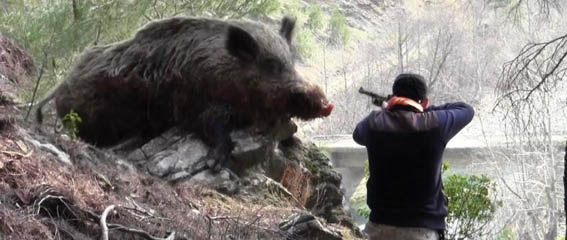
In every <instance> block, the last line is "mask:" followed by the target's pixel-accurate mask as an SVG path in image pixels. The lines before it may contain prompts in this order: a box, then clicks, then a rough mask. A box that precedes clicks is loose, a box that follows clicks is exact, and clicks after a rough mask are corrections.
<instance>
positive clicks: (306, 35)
mask: <svg viewBox="0 0 567 240" xmlns="http://www.w3.org/2000/svg"><path fill="white" fill-rule="evenodd" d="M295 46H296V47H297V51H298V52H299V55H301V56H302V57H304V58H307V59H309V58H311V57H313V53H314V52H315V51H316V50H317V41H316V40H315V36H314V35H313V33H312V32H311V31H306V30H305V29H301V30H300V31H298V32H297V34H296V36H295Z"/></svg>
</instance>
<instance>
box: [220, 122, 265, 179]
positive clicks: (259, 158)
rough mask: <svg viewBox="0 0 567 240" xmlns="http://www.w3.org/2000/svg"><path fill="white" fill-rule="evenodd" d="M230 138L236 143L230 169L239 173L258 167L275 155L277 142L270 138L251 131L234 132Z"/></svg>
mask: <svg viewBox="0 0 567 240" xmlns="http://www.w3.org/2000/svg"><path fill="white" fill-rule="evenodd" d="M230 137H231V139H232V141H233V142H234V149H233V150H232V158H233V161H231V162H230V163H229V165H228V167H229V168H230V169H232V170H233V171H235V172H237V173H241V172H242V171H243V170H245V169H248V168H250V167H252V166H256V165H258V164H259V163H262V162H264V161H266V160H268V159H270V158H271V157H272V156H273V155H274V149H275V148H276V142H275V141H274V139H273V138H271V137H270V136H266V135H261V134H255V133H253V132H252V131H250V130H239V131H234V132H232V133H231V134H230Z"/></svg>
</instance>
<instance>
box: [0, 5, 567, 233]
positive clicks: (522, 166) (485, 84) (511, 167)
mask: <svg viewBox="0 0 567 240" xmlns="http://www.w3.org/2000/svg"><path fill="white" fill-rule="evenodd" d="M566 9H567V2H564V1H561V0H464V1H463V0H401V1H400V0H325V1H318V0H0V50H2V49H8V47H7V46H8V43H7V41H4V40H3V39H4V38H8V39H11V40H12V41H13V43H15V44H16V45H18V46H20V47H21V48H22V49H24V50H25V51H26V52H27V54H28V55H26V54H24V55H22V56H19V57H18V59H16V60H13V61H14V62H20V64H13V65H7V64H4V65H1V64H0V80H3V79H4V78H5V79H8V80H10V79H16V78H18V77H20V76H24V75H26V78H27V80H26V81H22V82H21V83H20V84H21V85H22V87H21V88H22V90H21V91H19V92H18V93H17V97H16V98H17V105H18V106H19V108H21V109H22V112H21V113H20V115H21V118H22V119H24V120H25V121H26V122H30V121H32V119H33V116H32V115H33V111H32V109H33V107H34V104H36V103H37V102H38V101H39V100H40V99H42V97H43V96H46V95H47V94H48V93H49V91H50V89H52V88H54V87H55V86H57V85H59V84H60V83H62V82H63V81H64V80H65V78H66V77H67V75H68V74H69V70H70V69H71V68H72V67H73V66H74V63H75V62H76V61H77V59H78V57H79V56H80V54H81V53H83V52H84V51H85V50H86V49H88V48H90V47H93V46H105V45H107V44H112V43H116V42H120V41H124V40H126V39H129V38H131V37H132V36H133V35H134V34H135V33H136V32H137V30H138V29H140V28H142V27H144V26H145V25H146V24H147V23H149V22H152V21H156V20H161V19H167V18H171V17H175V16H187V17H204V18H215V19H222V20H232V19H246V20H250V21H257V22H261V23H264V24H267V25H268V26H270V27H272V28H273V29H274V30H277V29H278V27H279V24H280V19H282V17H284V16H291V17H293V18H294V19H296V20H297V22H296V29H295V34H294V38H293V41H292V43H293V51H292V53H293V55H294V56H293V58H294V61H295V68H296V69H297V71H298V72H299V73H301V75H302V76H303V77H305V79H308V80H309V81H310V82H312V83H315V84H317V85H319V86H320V87H321V89H322V91H323V92H324V93H325V95H326V96H327V98H328V99H329V101H330V102H331V103H333V104H334V110H333V112H332V114H331V115H330V116H329V117H326V118H318V119H315V120H312V121H302V120H300V119H294V121H295V122H296V123H297V125H298V130H297V133H296V136H298V137H299V138H301V139H304V140H305V141H306V142H310V141H312V142H314V143H315V144H317V145H318V146H321V147H322V148H323V149H325V146H326V144H328V143H330V142H333V141H335V140H337V139H339V140H340V139H349V140H350V139H351V138H352V137H351V136H352V131H353V130H354V128H355V127H356V124H357V123H358V122H359V121H360V120H362V119H363V118H364V117H365V116H367V115H368V114H369V113H370V112H371V111H373V110H378V109H379V108H378V107H377V106H375V105H373V104H372V102H371V99H370V98H368V97H367V96H365V95H361V94H360V93H359V92H358V90H359V88H360V87H364V88H365V89H368V90H370V91H373V92H376V93H378V94H381V95H388V94H391V92H392V90H391V86H392V83H393V80H394V78H395V77H396V76H397V75H398V74H400V73H405V72H413V73H418V74H421V75H422V76H424V77H425V79H426V81H427V85H428V94H429V97H430V99H431V103H432V104H433V105H440V104H443V103H447V102H456V101H462V102H466V103H468V104H470V105H472V106H473V107H474V109H475V117H474V119H473V121H472V123H471V124H470V125H469V126H467V127H466V128H465V129H464V130H463V131H461V133H459V135H457V136H456V137H455V138H454V139H453V140H452V142H451V143H450V144H449V145H451V147H452V148H454V149H458V151H459V155H458V156H457V157H454V159H450V160H446V161H445V163H446V164H445V165H444V174H443V181H444V183H445V191H446V192H447V194H448V195H449V198H450V200H451V202H452V204H450V205H449V216H448V218H447V224H448V229H447V232H446V238H447V239H455V240H456V239H490V240H512V239H519V240H524V239H526V240H531V239H534V240H535V239H543V240H559V239H565V236H566V235H567V233H566V230H565V229H566V227H567V226H566V221H567V220H566V217H565V215H566V212H565V211H566V209H565V206H566V205H565V197H564V196H565V189H564V186H565V185H564V183H565V180H564V179H565V171H566V169H565V165H566V161H567V155H566V153H565V151H566V149H567V130H565V126H567V108H566V106H567V97H566V96H567V86H566V84H565V83H566V81H565V80H566V74H567V63H566V61H567V59H566V58H567V24H565V23H566V21H565V19H564V11H566ZM4 54H5V53H4V52H1V51H0V60H2V61H7V60H5V59H4V58H2V57H3V56H4ZM2 61H0V63H2ZM31 65H35V67H31ZM6 66H9V68H6ZM0 83H3V82H2V81H0ZM0 89H1V88H0ZM0 100H1V99H0ZM0 102H2V101H0ZM0 109H1V108H0ZM45 109H49V108H48V107H46V108H45ZM0 112H1V111H0ZM44 112H46V115H47V118H52V119H53V118H55V114H54V111H53V110H52V109H51V110H44ZM80 122H81V120H80V116H79V115H73V114H72V112H71V114H68V115H66V116H65V118H63V119H62V121H61V123H58V122H57V121H56V120H53V121H50V122H48V123H46V124H45V125H49V126H51V125H58V124H59V125H62V127H61V128H64V129H65V130H63V131H64V132H66V134H67V135H69V136H71V137H70V138H71V139H73V140H75V139H76V136H75V135H76V134H77V126H76V125H77V124H80ZM55 128H56V127H55ZM0 129H1V127H0ZM0 132H1V131H0ZM0 143H1V141H0ZM341 147H342V146H341ZM345 147H346V146H345ZM0 150H5V149H0ZM324 151H327V154H328V155H331V154H329V151H332V149H326V150H324ZM455 151H457V150H455ZM2 156H4V155H2ZM2 156H0V158H1V157H2ZM331 161H336V160H332V159H331ZM4 164H6V162H0V180H2V181H5V179H4V178H3V177H2V174H3V173H2V169H3V166H4ZM301 166H303V167H304V168H307V169H308V170H309V171H310V172H312V173H315V172H318V171H319V170H318V168H316V167H314V166H313V165H312V163H311V162H306V163H302V164H301ZM361 171H362V169H361ZM364 172H365V173H364V176H357V177H356V182H358V181H360V183H359V184H357V186H358V187H360V186H364V184H365V181H366V180H367V178H368V169H367V168H366V169H364ZM343 175H344V174H343ZM345 178H348V177H346V176H343V181H345ZM0 190H2V188H0ZM349 191H353V192H354V193H353V195H352V198H350V199H347V200H346V202H349V204H350V205H349V207H351V208H353V209H354V210H352V211H351V214H357V216H358V217H359V218H361V219H363V220H364V221H365V220H366V218H368V214H369V212H368V211H369V209H368V207H367V206H366V204H365V199H366V196H365V193H359V190H358V188H357V190H356V191H354V189H351V190H347V191H346V192H349ZM363 192H364V191H363ZM292 193H293V192H292ZM360 194H362V195H360ZM347 195H348V194H347ZM299 200H300V201H301V199H299ZM295 201H297V199H295ZM5 202H7V201H5V200H4V199H3V197H0V211H3V209H4V207H2V204H3V203H5ZM2 216H3V214H2V213H1V212H0V219H1V220H4V219H6V218H4V217H2ZM209 221H211V220H210V219H209ZM355 224H361V223H360V222H356V221H355ZM209 228H210V226H209ZM6 229H7V227H6V226H3V225H2V224H0V239H2V236H3V235H2V233H5V231H6ZM209 230H210V229H209ZM156 231H157V230H156ZM354 235H356V234H354ZM210 236H211V235H210V234H209V237H210ZM351 237H352V239H358V238H356V237H355V236H351ZM6 239H11V238H6ZM55 239H74V238H55ZM77 239H80V238H77ZM164 239H165V238H164ZM168 239H169V238H168ZM176 239H177V238H176ZM187 239H191V238H187ZM239 239H247V238H246V237H242V238H239ZM260 239H261V238H260ZM346 239H348V238H346Z"/></svg>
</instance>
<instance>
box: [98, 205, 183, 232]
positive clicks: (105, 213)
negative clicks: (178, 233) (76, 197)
mask: <svg viewBox="0 0 567 240" xmlns="http://www.w3.org/2000/svg"><path fill="white" fill-rule="evenodd" d="M115 207H116V206H115V205H110V206H108V207H107V208H106V209H104V211H103V212H102V215H100V217H99V216H97V215H96V214H94V213H92V212H88V214H89V216H90V217H91V218H98V219H99V222H100V226H101V227H102V237H101V239H102V240H108V229H109V228H111V229H112V230H120V231H123V232H127V233H133V234H137V235H139V236H142V237H144V238H146V239H149V240H174V239H175V231H174V232H171V234H169V236H167V237H166V238H159V237H154V236H152V235H151V234H149V233H148V232H146V231H144V230H141V229H136V228H130V227H126V226H123V225H120V224H115V223H106V218H107V216H108V214H109V213H110V212H111V211H112V210H113V209H114V208H115Z"/></svg>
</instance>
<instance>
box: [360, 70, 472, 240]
mask: <svg viewBox="0 0 567 240" xmlns="http://www.w3.org/2000/svg"><path fill="white" fill-rule="evenodd" d="M361 92H365V91H364V89H362V91H361ZM392 92H393V96H392V97H391V99H388V100H387V101H388V104H387V106H386V107H385V108H383V109H382V110H380V111H372V112H371V113H370V114H369V115H368V116H367V117H366V118H364V119H363V120H362V121H361V122H360V123H358V125H357V126H356V129H355V130H354V133H353V138H354V140H355V141H356V142H357V143H358V144H360V145H363V146H366V150H367V153H368V162H369V168H370V177H369V179H368V183H367V184H366V188H367V203H368V206H369V207H370V210H371V211H370V221H369V222H368V223H367V224H366V227H365V229H364V231H365V232H366V233H367V234H368V239H371V240H401V239H404V240H437V239H443V238H444V234H443V233H444V231H445V217H446V216H447V204H448V203H447V198H446V197H445V196H444V194H443V192H442V187H443V182H442V179H441V168H442V157H443V152H444V150H445V146H446V145H447V142H449V140H450V139H451V138H453V137H454V136H455V135H456V134H457V133H458V132H459V131H460V130H461V129H463V128H464V127H465V126H466V125H467V124H468V123H469V122H470V121H471V120H472V118H473V116H474V110H473V108H472V107H471V106H469V105H467V104H465V103H461V102H457V103H447V104H444V105H441V106H437V107H436V106H431V107H428V104H429V98H428V97H427V86H426V83H425V80H424V78H423V77H422V76H420V75H417V74H408V73H405V74H400V75H398V76H397V77H396V79H395V80H394V85H393V87H392ZM365 94H366V93H365ZM373 98H376V99H377V100H376V103H378V101H380V98H378V97H374V96H373ZM373 102H374V101H373ZM380 106H381V104H380Z"/></svg>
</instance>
